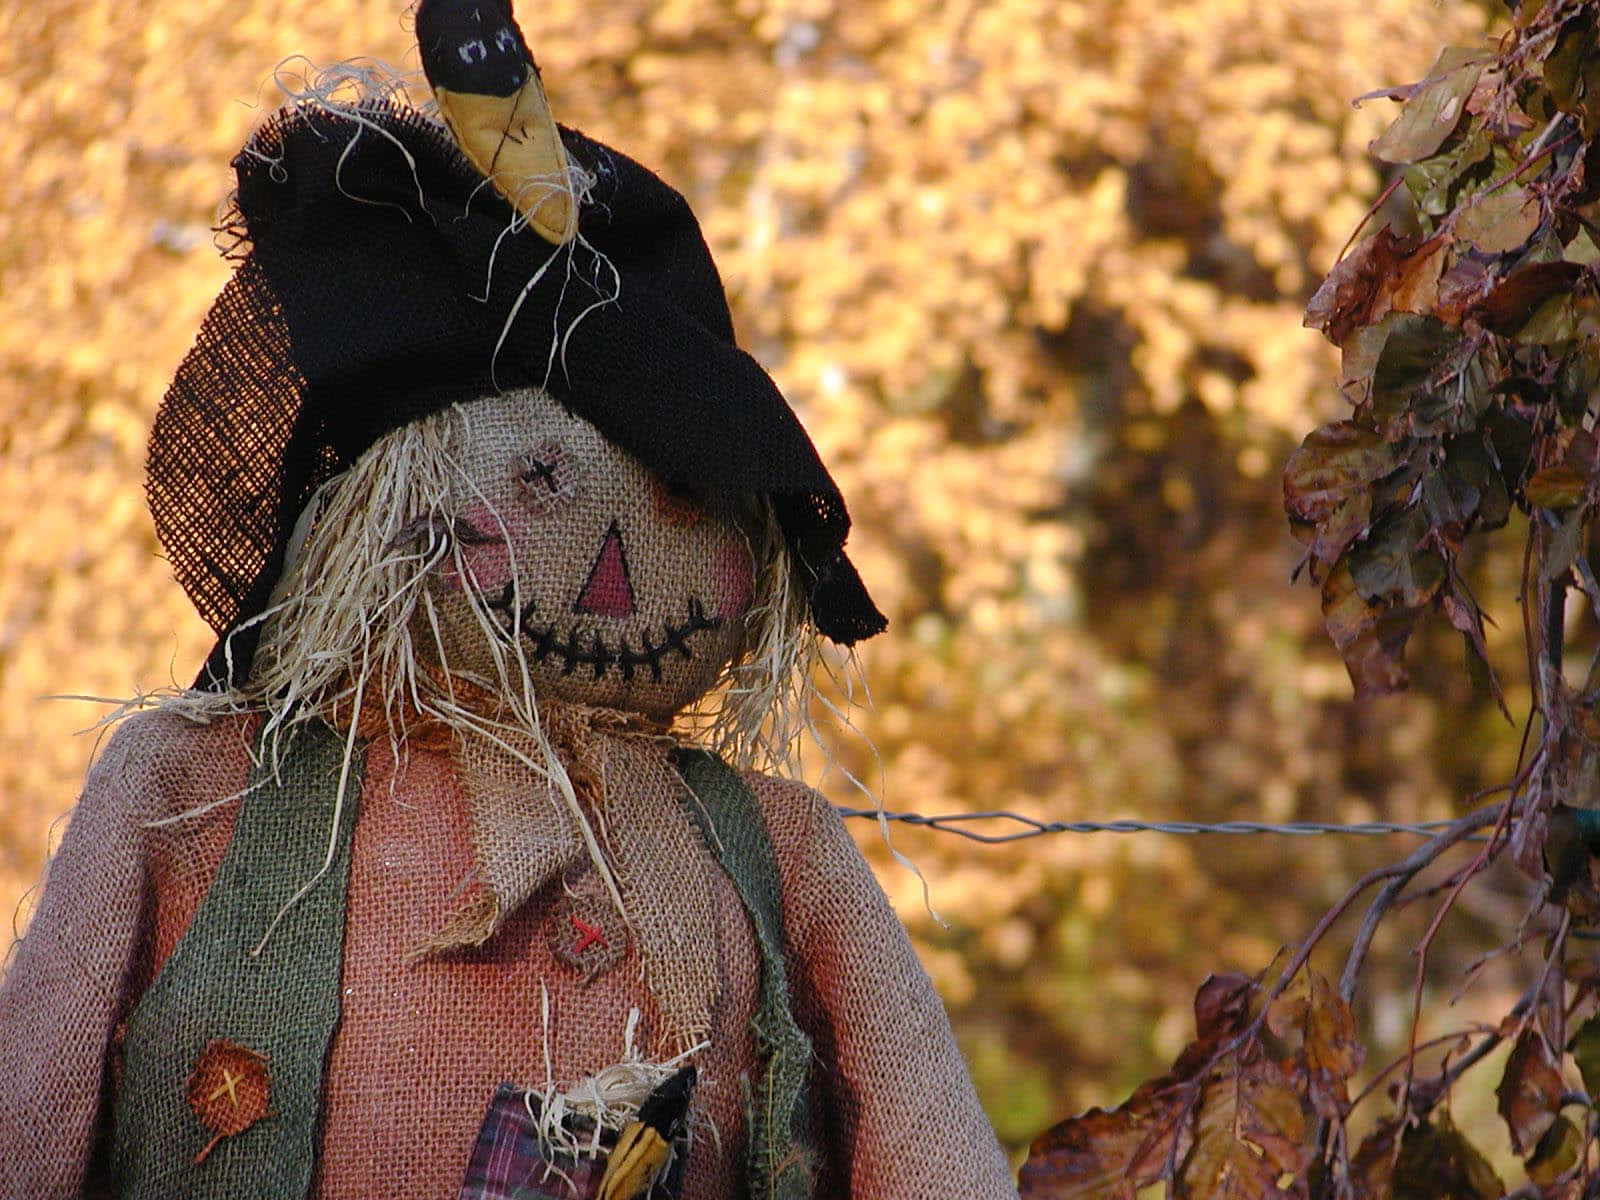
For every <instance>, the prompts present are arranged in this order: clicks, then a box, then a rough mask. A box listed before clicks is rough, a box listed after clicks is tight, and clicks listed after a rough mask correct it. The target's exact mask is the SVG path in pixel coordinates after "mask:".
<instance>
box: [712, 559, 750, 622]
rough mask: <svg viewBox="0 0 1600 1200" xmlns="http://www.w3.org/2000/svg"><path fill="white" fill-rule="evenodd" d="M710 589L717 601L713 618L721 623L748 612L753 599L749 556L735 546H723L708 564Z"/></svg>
mask: <svg viewBox="0 0 1600 1200" xmlns="http://www.w3.org/2000/svg"><path fill="white" fill-rule="evenodd" d="M711 586H712V589H713V592H714V594H715V595H716V597H717V616H719V617H721V618H722V619H723V620H724V621H733V620H736V619H737V618H739V617H742V616H744V614H745V613H747V612H749V611H750V601H751V599H752V598H753V592H752V581H751V578H750V552H749V551H748V550H746V549H745V548H744V547H743V546H742V545H740V544H739V543H737V542H733V541H729V542H725V543H723V545H722V546H721V547H720V548H719V549H718V550H717V554H716V558H715V559H714V560H713V561H712V566H711Z"/></svg>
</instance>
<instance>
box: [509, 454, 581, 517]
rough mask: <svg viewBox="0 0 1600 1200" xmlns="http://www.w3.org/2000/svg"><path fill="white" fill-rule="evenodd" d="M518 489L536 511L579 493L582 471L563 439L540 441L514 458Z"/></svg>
mask: <svg viewBox="0 0 1600 1200" xmlns="http://www.w3.org/2000/svg"><path fill="white" fill-rule="evenodd" d="M512 470H513V471H514V472H515V474H516V478H517V489H518V491H520V492H521V493H522V498H523V500H524V501H525V502H526V503H527V505H528V507H529V508H531V509H532V510H533V511H534V512H536V513H547V512H550V511H551V510H553V509H555V508H557V507H559V506H561V505H563V504H567V503H569V502H570V501H571V500H572V499H573V498H574V497H575V496H577V494H578V475H577V471H576V470H575V469H574V467H573V464H572V461H571V459H569V458H568V457H567V454H566V451H565V450H564V449H563V448H562V446H561V443H560V442H558V441H556V440H555V439H553V438H547V439H546V440H544V441H543V442H540V443H539V444H538V445H537V446H535V447H534V448H533V449H532V450H529V451H528V452H527V453H525V454H520V455H518V456H517V457H516V459H515V460H514V461H513V462H512Z"/></svg>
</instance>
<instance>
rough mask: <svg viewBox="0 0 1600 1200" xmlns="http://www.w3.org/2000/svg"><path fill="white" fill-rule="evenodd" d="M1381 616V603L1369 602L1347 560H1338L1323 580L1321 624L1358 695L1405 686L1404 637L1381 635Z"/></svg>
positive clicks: (1395, 689) (1375, 693)
mask: <svg viewBox="0 0 1600 1200" xmlns="http://www.w3.org/2000/svg"><path fill="white" fill-rule="evenodd" d="M1384 615H1385V612H1384V608H1383V606H1382V605H1379V604H1372V603H1369V602H1368V601H1367V600H1365V599H1364V598H1363V597H1362V595H1361V593H1360V591H1359V590H1357V588H1356V583H1355V579H1354V577H1353V576H1352V575H1351V573H1350V564H1349V563H1348V561H1345V560H1341V561H1340V562H1339V563H1338V564H1337V565H1336V566H1335V567H1334V569H1333V570H1332V571H1330V572H1329V574H1328V578H1327V579H1326V580H1324V581H1323V584H1322V619H1323V624H1324V625H1325V627H1326V628H1327V631H1328V636H1329V637H1330V638H1331V639H1332V640H1333V644H1334V646H1335V648H1336V649H1338V651H1339V654H1340V656H1341V657H1342V658H1343V659H1344V665H1345V669H1346V670H1347V671H1349V672H1350V681H1351V682H1352V683H1353V684H1354V685H1355V689H1356V695H1357V696H1358V697H1366V696H1381V695H1385V694H1387V693H1389V692H1397V691H1400V690H1401V689H1402V688H1404V687H1405V686H1406V671H1405V666H1404V663H1403V661H1402V656H1401V651H1403V650H1404V647H1405V639H1404V638H1403V637H1401V638H1399V640H1398V645H1396V642H1395V639H1394V638H1393V637H1390V638H1387V639H1386V638H1384V637H1381V636H1380V633H1379V623H1380V621H1381V620H1382V618H1383V617H1384ZM1413 620H1414V617H1413ZM1405 632H1407V633H1409V629H1408V630H1406V631H1405Z"/></svg>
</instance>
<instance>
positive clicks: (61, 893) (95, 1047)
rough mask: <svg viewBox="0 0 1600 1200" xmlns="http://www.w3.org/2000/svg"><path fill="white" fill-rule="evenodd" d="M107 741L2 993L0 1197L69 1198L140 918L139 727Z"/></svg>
mask: <svg viewBox="0 0 1600 1200" xmlns="http://www.w3.org/2000/svg"><path fill="white" fill-rule="evenodd" d="M140 724H141V722H140V721H139V720H138V719H134V720H131V721H129V722H128V724H126V725H124V726H123V728H122V729H120V730H119V731H118V732H117V734H116V736H115V737H113V738H112V739H111V742H110V744H109V745H108V746H107V747H106V749H105V752H104V753H103V754H102V755H101V757H100V760H99V762H98V763H96V764H95V766H94V768H93V770H91V771H90V773H89V777H88V780H87V781H86V783H85V785H84V792H83V796H82V798H81V799H80V800H79V801H78V806H77V808H76V809H74V810H73V814H72V820H71V823H70V824H69V825H68V827H67V832H66V836H65V837H64V838H63V839H62V842H61V848H60V850H58V851H57V852H56V855H55V857H54V858H53V859H52V860H51V862H50V867H49V873H48V877H47V880H46V882H45V884H44V892H43V897H42V899H41V900H40V902H39V906H38V909H37V911H36V912H35V913H34V915H33V920H32V922H31V924H30V925H29V926H28V932H27V934H26V936H24V937H23V939H22V941H21V942H20V943H18V944H17V945H16V946H15V947H14V948H13V953H12V956H11V962H10V965H9V970H7V972H6V975H5V981H4V985H3V986H0V1113H4V1114H5V1118H4V1120H0V1196H28V1197H34V1198H37V1200H51V1198H54V1197H67V1196H78V1195H80V1194H82V1192H83V1189H84V1187H85V1183H86V1179H85V1175H86V1173H87V1171H88V1169H89V1165H90V1159H91V1156H92V1154H93V1153H94V1149H95V1142H96V1138H97V1134H98V1133H99V1132H100V1129H99V1124H100V1117H101V1113H100V1099H101V1089H102V1084H103V1077H104V1074H105V1069H106V1057H107V1047H108V1045H109V1044H110V1041H111V1037H112V1031H113V1028H114V1027H115V1025H116V1022H117V1020H118V1019H119V1017H120V1016H121V1015H122V1012H121V1010H122V1005H123V999H124V988H125V985H126V982H127V978H128V975H129V971H130V967H131V966H132V963H133V960H134V954H135V950H136V948H137V946H138V943H139V933H140V927H141V924H142V921H141V917H142V913H143V909H144V899H145V897H144V893H145V867H144V855H143V842H144V836H143V834H144V831H143V829H142V828H141V827H140V826H141V821H140V820H139V813H138V809H139V799H138V796H139V791H140V789H139V786H138V782H139V780H138V777H139V775H140V774H141V773H142V772H141V771H140V770H139V768H138V766H137V765H136V760H137V759H138V758H139V757H140V756H139V755H138V754H137V750H138V748H139V742H140V741H141V739H140V737H139V732H138V730H136V729H135V728H133V727H134V726H136V725H140Z"/></svg>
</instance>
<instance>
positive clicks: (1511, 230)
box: [1455, 187, 1540, 254]
mask: <svg viewBox="0 0 1600 1200" xmlns="http://www.w3.org/2000/svg"><path fill="white" fill-rule="evenodd" d="M1458 211H1459V213H1460V215H1459V216H1458V217H1457V218H1456V223H1455V234H1456V236H1457V237H1458V238H1460V239H1462V240H1463V241H1467V242H1471V243H1472V244H1473V245H1474V246H1475V247H1477V249H1479V250H1481V251H1483V253H1485V254H1503V253H1506V252H1507V251H1510V250H1515V249H1517V248H1518V247H1520V246H1522V245H1524V244H1526V242H1527V240H1528V239H1529V238H1530V237H1532V236H1533V234H1534V231H1535V230H1537V229H1538V228H1539V221H1540V210H1539V201H1538V200H1537V199H1536V198H1535V197H1532V196H1530V195H1529V194H1528V193H1527V191H1526V190H1524V189H1523V188H1519V187H1502V188H1496V189H1493V190H1490V191H1486V192H1483V193H1481V194H1480V195H1478V196H1475V197H1474V198H1473V199H1472V200H1471V201H1469V202H1468V204H1467V206H1466V207H1465V208H1462V209H1460V210H1458Z"/></svg>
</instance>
